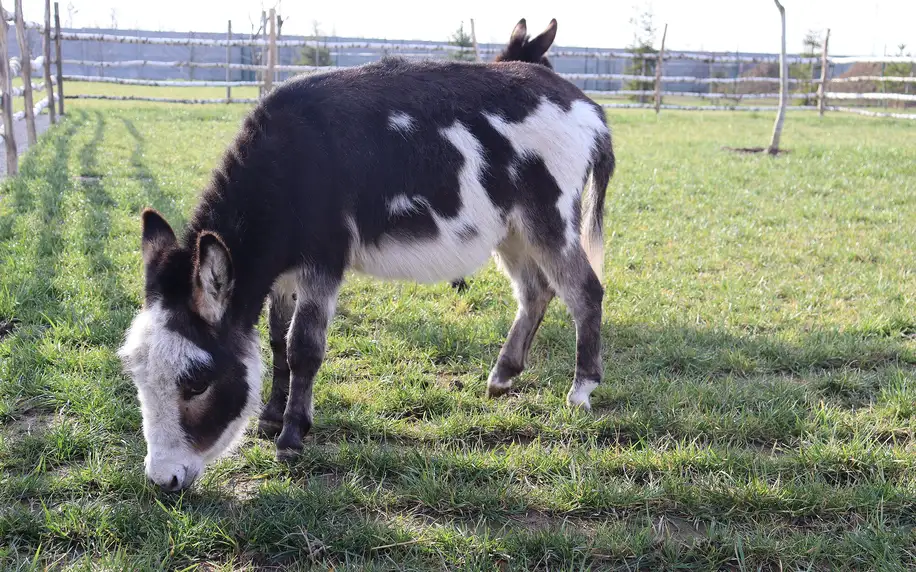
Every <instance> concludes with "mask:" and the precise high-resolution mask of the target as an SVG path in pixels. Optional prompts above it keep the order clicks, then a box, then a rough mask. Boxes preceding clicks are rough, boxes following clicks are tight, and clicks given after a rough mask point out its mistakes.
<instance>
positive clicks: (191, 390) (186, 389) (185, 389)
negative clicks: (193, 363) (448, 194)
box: [178, 368, 210, 399]
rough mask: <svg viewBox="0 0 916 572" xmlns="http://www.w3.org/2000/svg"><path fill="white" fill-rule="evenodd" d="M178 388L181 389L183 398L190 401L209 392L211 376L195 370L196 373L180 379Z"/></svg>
mask: <svg viewBox="0 0 916 572" xmlns="http://www.w3.org/2000/svg"><path fill="white" fill-rule="evenodd" d="M178 387H179V388H181V393H182V395H183V397H184V398H185V399H190V398H192V397H194V396H195V395H200V394H201V393H203V392H205V391H207V388H208V387H210V376H208V375H206V371H202V370H201V369H198V368H195V370H194V371H192V372H189V373H188V374H186V375H184V376H182V377H181V378H179V379H178Z"/></svg>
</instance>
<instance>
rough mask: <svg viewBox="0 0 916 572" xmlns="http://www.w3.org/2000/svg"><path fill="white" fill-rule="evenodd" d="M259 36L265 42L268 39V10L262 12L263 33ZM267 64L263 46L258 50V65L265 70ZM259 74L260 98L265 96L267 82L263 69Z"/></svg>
mask: <svg viewBox="0 0 916 572" xmlns="http://www.w3.org/2000/svg"><path fill="white" fill-rule="evenodd" d="M259 36H260V39H261V40H264V39H266V38H267V11H266V10H261V31H260V33H259ZM266 64H267V60H265V59H264V46H261V47H259V48H258V65H259V66H262V68H263V66H264V65H266ZM258 73H259V74H261V85H259V86H258V97H260V96H263V95H264V85H265V84H266V82H267V80H266V79H265V77H264V76H265V75H266V73H265V72H264V70H263V69H261V70H260V71H259V72H258Z"/></svg>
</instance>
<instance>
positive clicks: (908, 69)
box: [884, 44, 914, 107]
mask: <svg viewBox="0 0 916 572" xmlns="http://www.w3.org/2000/svg"><path fill="white" fill-rule="evenodd" d="M905 50H906V44H898V45H897V53H896V54H894V55H895V56H897V57H909V56H911V55H912V54H911V53H910V52H905ZM913 71H914V65H913V64H912V63H904V62H893V63H889V64H887V65H886V66H885V67H884V75H886V76H890V77H908V76H910V77H911V76H912V75H913ZM910 86H911V84H907V83H904V82H898V81H893V82H892V81H889V82H887V91H889V92H892V93H910V91H911V87H910ZM906 103H907V102H905V101H901V102H900V104H901V105H902V106H903V107H906Z"/></svg>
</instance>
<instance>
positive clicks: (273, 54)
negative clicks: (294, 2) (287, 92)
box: [264, 8, 277, 95]
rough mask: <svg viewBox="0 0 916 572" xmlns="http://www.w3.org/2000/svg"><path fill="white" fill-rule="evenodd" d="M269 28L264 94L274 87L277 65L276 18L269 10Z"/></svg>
mask: <svg viewBox="0 0 916 572" xmlns="http://www.w3.org/2000/svg"><path fill="white" fill-rule="evenodd" d="M267 18H268V20H269V21H268V22H267V25H268V26H270V36H269V38H268V43H267V73H266V74H264V94H265V95H267V94H268V93H270V90H271V89H273V86H274V66H276V65H277V17H276V11H275V10H274V9H273V8H271V9H270V15H269V16H268V17H267Z"/></svg>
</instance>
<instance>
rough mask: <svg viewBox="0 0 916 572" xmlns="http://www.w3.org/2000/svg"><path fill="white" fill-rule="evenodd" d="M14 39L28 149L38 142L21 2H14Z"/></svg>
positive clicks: (26, 37) (30, 66)
mask: <svg viewBox="0 0 916 572" xmlns="http://www.w3.org/2000/svg"><path fill="white" fill-rule="evenodd" d="M14 6H15V7H16V14H15V17H16V38H17V39H18V40H19V58H20V59H21V60H22V71H21V72H20V74H21V75H22V98H23V99H24V100H25V101H24V103H25V110H24V111H25V132H26V138H27V140H28V142H29V147H31V146H33V145H35V143H37V142H38V134H37V133H36V132H35V103H34V101H33V98H32V54H30V53H29V36H28V31H27V30H26V29H25V18H23V16H22V0H15V2H14Z"/></svg>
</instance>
